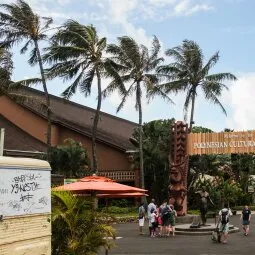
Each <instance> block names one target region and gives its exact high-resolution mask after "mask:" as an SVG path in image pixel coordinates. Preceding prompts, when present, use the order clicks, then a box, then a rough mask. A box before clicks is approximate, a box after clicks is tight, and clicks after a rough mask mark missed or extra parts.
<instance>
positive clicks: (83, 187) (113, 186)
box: [54, 175, 147, 197]
mask: <svg viewBox="0 0 255 255" xmlns="http://www.w3.org/2000/svg"><path fill="white" fill-rule="evenodd" d="M54 190H56V191H61V190H68V191H72V192H74V193H78V194H82V193H91V192H96V193H97V194H103V195H104V196H105V197H106V196H107V195H108V196H110V195H111V194H112V195H113V194H115V196H114V197H116V196H117V194H119V196H120V197H121V196H122V197H124V196H126V197H127V196H129V195H128V194H130V196H145V195H146V194H145V192H146V191H147V190H145V189H140V188H136V187H132V186H128V185H124V184H120V183H117V182H115V181H114V180H112V179H109V178H106V177H103V176H94V175H93V176H87V177H84V178H82V179H80V180H79V181H77V182H74V183H69V184H66V185H62V186H59V187H56V188H54ZM127 193H128V194H127ZM121 194H122V195H121ZM132 194H133V195H132Z"/></svg>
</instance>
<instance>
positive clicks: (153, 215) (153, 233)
mask: <svg viewBox="0 0 255 255" xmlns="http://www.w3.org/2000/svg"><path fill="white" fill-rule="evenodd" d="M157 218H158V215H157V211H156V210H155V209H154V208H152V209H151V225H152V230H151V237H155V236H156V228H157V227H158V220H157Z"/></svg>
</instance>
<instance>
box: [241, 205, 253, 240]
mask: <svg viewBox="0 0 255 255" xmlns="http://www.w3.org/2000/svg"><path fill="white" fill-rule="evenodd" d="M240 220H242V225H243V231H244V235H245V236H247V235H248V234H249V225H250V221H251V210H250V209H249V207H248V205H246V206H245V207H244V209H243V211H242V214H241V218H240Z"/></svg>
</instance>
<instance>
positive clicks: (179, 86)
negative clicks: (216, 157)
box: [158, 40, 236, 130]
mask: <svg viewBox="0 0 255 255" xmlns="http://www.w3.org/2000/svg"><path fill="white" fill-rule="evenodd" d="M166 55H167V56H169V57H172V58H173V59H174V62H173V63H170V64H168V65H163V66H161V67H159V68H158V72H159V73H161V74H163V75H165V77H166V78H167V79H168V80H169V82H167V83H166V84H165V85H164V88H165V92H166V93H169V92H176V93H178V92H180V91H184V92H186V93H187V94H186V99H185V103H184V113H185V114H184V115H185V119H186V117H187V111H188V108H189V106H190V104H191V112H190V130H192V125H193V123H194V107H195V100H196V97H197V96H198V92H199V91H198V89H199V88H200V89H201V90H202V92H203V93H204V96H205V98H206V99H207V100H208V101H211V102H212V103H214V104H216V105H219V106H220V107H221V109H222V111H223V113H224V114H226V110H225V108H224V107H223V105H222V104H221V102H220V101H219V96H221V94H222V90H223V89H228V87H227V86H226V85H225V84H224V83H223V82H224V81H225V80H236V77H235V76H234V75H233V74H231V73H217V74H209V72H210V71H211V69H212V67H213V66H214V65H215V64H216V63H217V62H218V61H219V58H220V56H219V52H216V53H215V54H214V55H213V56H212V57H211V58H210V59H209V60H208V62H207V63H204V55H203V52H202V50H201V48H200V47H199V45H198V44H197V43H196V42H194V41H190V40H184V41H183V43H182V45H181V46H177V47H174V48H172V49H168V50H167V51H166Z"/></svg>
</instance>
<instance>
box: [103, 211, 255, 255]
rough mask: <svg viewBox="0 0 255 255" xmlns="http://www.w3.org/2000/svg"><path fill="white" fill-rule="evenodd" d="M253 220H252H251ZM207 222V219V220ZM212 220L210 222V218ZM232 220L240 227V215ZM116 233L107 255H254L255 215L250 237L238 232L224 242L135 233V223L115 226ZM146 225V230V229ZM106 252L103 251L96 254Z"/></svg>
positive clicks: (207, 238)
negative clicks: (115, 245)
mask: <svg viewBox="0 0 255 255" xmlns="http://www.w3.org/2000/svg"><path fill="white" fill-rule="evenodd" d="M252 220H253V219H252ZM209 222H210V221H209ZM211 222H212V221H211ZM231 223H232V224H234V225H235V226H237V227H240V229H242V228H241V225H240V216H239V215H236V216H233V217H231ZM114 227H115V228H116V230H117V236H118V237H122V238H121V239H118V240H116V244H117V247H116V248H113V249H112V250H111V251H109V253H108V254H109V255H111V254H112V255H113V254H115V255H117V254H118V255H122V254H132V255H145V254H146V255H147V254H154V255H226V254H232V255H242V254H250V255H252V254H255V243H254V238H255V217H254V222H253V221H252V222H251V232H250V235H249V236H247V237H246V236H244V235H243V233H242V232H241V231H240V232H238V233H233V234H230V236H229V242H228V243H227V244H218V243H214V242H213V241H212V240H211V239H210V238H211V236H208V235H207V236H182V235H179V236H175V237H169V238H150V237H148V235H144V236H140V235H138V225H137V224H135V223H126V224H117V225H114ZM147 227H148V226H146V228H145V230H147ZM99 254H100V255H103V254H105V252H104V251H101V253H99Z"/></svg>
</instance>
